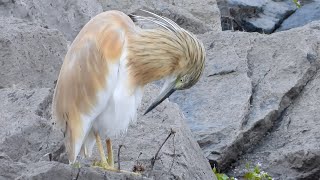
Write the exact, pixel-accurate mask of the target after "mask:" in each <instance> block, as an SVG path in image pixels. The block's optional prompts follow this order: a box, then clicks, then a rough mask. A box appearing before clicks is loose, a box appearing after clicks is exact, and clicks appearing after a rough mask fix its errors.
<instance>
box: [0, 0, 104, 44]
mask: <svg viewBox="0 0 320 180" xmlns="http://www.w3.org/2000/svg"><path fill="white" fill-rule="evenodd" d="M101 12H102V7H101V5H100V3H98V1H96V0H69V1H65V0H55V1H51V0H15V1H7V2H3V3H0V16H13V17H17V18H21V19H27V20H30V21H33V22H36V23H39V24H41V25H42V26H44V27H46V28H50V29H58V30H59V31H61V32H62V33H63V34H64V36H65V37H66V38H67V39H68V40H69V41H72V40H73V39H74V38H75V36H76V35H77V34H78V32H79V31H80V30H81V28H82V27H83V26H84V25H85V24H86V23H87V22H88V21H89V20H90V19H91V18H92V17H93V16H95V15H97V14H99V13H101Z"/></svg>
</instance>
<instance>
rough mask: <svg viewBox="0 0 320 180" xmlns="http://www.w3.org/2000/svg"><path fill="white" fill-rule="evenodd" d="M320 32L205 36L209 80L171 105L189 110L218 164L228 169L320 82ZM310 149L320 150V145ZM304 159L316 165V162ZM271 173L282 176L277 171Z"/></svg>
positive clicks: (191, 123) (194, 127)
mask: <svg viewBox="0 0 320 180" xmlns="http://www.w3.org/2000/svg"><path fill="white" fill-rule="evenodd" d="M319 27H320V23H319V22H318V23H314V24H311V25H310V26H307V27H303V28H299V29H297V30H291V31H288V32H285V33H276V34H273V35H260V34H252V33H250V34H249V33H232V32H221V33H212V34H210V33H208V34H204V35H201V36H200V38H201V39H203V41H204V42H205V44H206V47H207V54H208V57H207V60H208V61H207V64H206V69H205V73H204V76H203V77H202V79H201V82H200V83H199V84H198V85H197V86H195V87H194V88H191V89H190V90H187V91H185V92H179V93H175V94H174V96H173V97H172V98H171V100H173V101H174V102H177V103H178V104H179V105H180V107H181V108H182V110H183V111H184V114H185V115H186V117H187V119H188V124H189V126H190V127H191V130H192V131H193V132H194V134H195V135H196V139H197V140H198V143H199V144H200V146H201V147H202V149H203V150H204V152H205V155H206V157H207V158H208V159H209V160H210V162H211V164H212V165H213V164H218V166H219V167H220V168H222V169H228V168H229V165H230V164H231V163H232V162H235V161H237V157H238V156H239V155H241V154H243V153H245V152H246V151H247V150H250V149H251V148H254V147H255V145H256V144H257V143H258V142H260V141H262V140H263V139H264V136H265V134H266V133H267V132H268V131H270V130H271V129H272V128H273V127H274V126H275V125H276V124H278V121H281V117H282V116H283V113H284V112H285V110H286V109H287V108H288V107H289V106H290V105H291V104H292V103H293V102H294V101H295V99H296V98H297V97H299V96H300V93H301V91H302V90H303V89H304V87H305V86H306V84H308V83H309V82H310V81H312V79H313V78H314V77H315V74H316V72H317V69H318V65H319V61H320V58H319V56H318V53H319V43H320V39H319V37H320V36H319V35H320V31H319ZM314 107H316V106H314ZM314 120H316V119H314ZM308 126H312V124H309V125H308ZM317 136H319V133H318V134H317ZM304 138H307V136H306V137H304ZM302 139H303V138H302V137H301V142H302V141H303V140H302ZM257 146H258V145H257ZM307 146H308V147H312V148H313V150H315V149H317V148H318V147H319V143H316V142H315V141H313V142H312V143H311V144H309V143H308V145H307ZM288 148H289V149H290V147H288ZM250 155H251V154H250V153H249V154H248V156H250ZM281 158H283V159H285V157H283V156H282V157H281ZM281 158H280V157H279V159H278V160H280V159H281ZM302 159H303V160H301V161H306V162H309V163H311V164H312V162H311V161H310V160H311V159H312V158H311V159H310V160H309V159H308V158H302ZM242 165H243V164H242ZM281 165H283V170H285V169H286V170H288V172H289V171H291V170H294V168H292V167H291V165H290V164H289V165H287V166H284V164H281ZM311 166H313V165H311ZM305 168H306V169H308V168H309V166H306V167H305ZM311 168H312V167H311ZM306 171H308V170H306ZM270 173H271V174H273V175H275V177H277V176H279V174H277V173H276V171H273V170H270ZM308 173H311V172H309V171H308ZM315 173H317V172H315ZM313 175H314V174H313Z"/></svg>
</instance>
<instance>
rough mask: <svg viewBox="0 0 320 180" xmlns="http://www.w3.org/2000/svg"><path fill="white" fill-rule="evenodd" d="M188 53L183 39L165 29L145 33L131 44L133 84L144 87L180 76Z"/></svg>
mask: <svg viewBox="0 0 320 180" xmlns="http://www.w3.org/2000/svg"><path fill="white" fill-rule="evenodd" d="M183 52H184V50H183V47H182V45H181V44H180V43H179V39H178V38H177V37H176V36H174V35H173V34H172V33H171V32H166V31H163V30H141V31H139V32H138V33H136V34H134V35H132V36H131V37H130V38H129V41H128V56H127V57H128V69H129V73H130V77H131V78H132V79H131V80H130V81H131V82H132V83H133V85H135V86H144V85H146V84H148V83H150V82H153V81H156V80H160V79H162V78H165V77H167V76H172V75H173V76H174V75H175V74H178V71H179V69H180V67H182V66H183V63H184V61H183V59H185V58H183V57H184V56H185V55H184V53H183Z"/></svg>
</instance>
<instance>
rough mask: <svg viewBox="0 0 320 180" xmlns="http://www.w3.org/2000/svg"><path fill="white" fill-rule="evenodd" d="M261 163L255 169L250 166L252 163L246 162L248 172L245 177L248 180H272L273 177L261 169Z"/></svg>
mask: <svg viewBox="0 0 320 180" xmlns="http://www.w3.org/2000/svg"><path fill="white" fill-rule="evenodd" d="M260 166H261V164H259V163H258V164H257V165H256V166H255V167H254V168H253V169H251V168H250V164H249V163H247V164H246V169H247V171H248V172H246V173H245V174H244V179H247V180H272V177H271V176H270V175H269V174H268V173H267V172H264V171H261V170H260Z"/></svg>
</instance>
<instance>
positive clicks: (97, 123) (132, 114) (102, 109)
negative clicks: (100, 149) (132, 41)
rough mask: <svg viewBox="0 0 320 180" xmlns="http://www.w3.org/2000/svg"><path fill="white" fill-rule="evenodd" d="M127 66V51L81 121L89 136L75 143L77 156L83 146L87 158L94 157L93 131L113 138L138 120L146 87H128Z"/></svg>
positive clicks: (110, 70) (110, 71) (114, 66)
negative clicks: (92, 107)
mask: <svg viewBox="0 0 320 180" xmlns="http://www.w3.org/2000/svg"><path fill="white" fill-rule="evenodd" d="M124 47H125V46H124ZM124 49H125V48H124ZM126 64H127V59H126V52H123V53H122V56H121V58H120V61H119V63H116V64H113V65H111V66H109V76H108V77H107V83H106V84H107V86H106V87H105V89H104V90H103V91H101V92H99V94H98V102H97V105H96V106H95V108H94V110H93V111H92V112H91V113H90V114H85V115H83V116H82V118H81V119H83V120H82V121H83V132H84V134H85V135H86V136H84V137H83V139H82V140H81V138H80V139H79V140H78V142H76V146H75V153H76V154H78V153H79V152H80V149H81V146H82V144H83V145H84V146H85V148H86V149H87V155H88V156H91V154H92V149H93V147H94V144H95V141H96V140H95V136H94V132H98V133H99V134H100V136H102V137H107V138H113V137H116V136H119V135H121V134H122V133H125V132H126V131H127V128H128V126H129V124H130V122H135V121H136V116H137V115H136V114H137V109H138V108H139V105H140V103H141V99H142V96H143V87H137V88H135V89H130V88H129V74H128V69H127V66H126Z"/></svg>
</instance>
